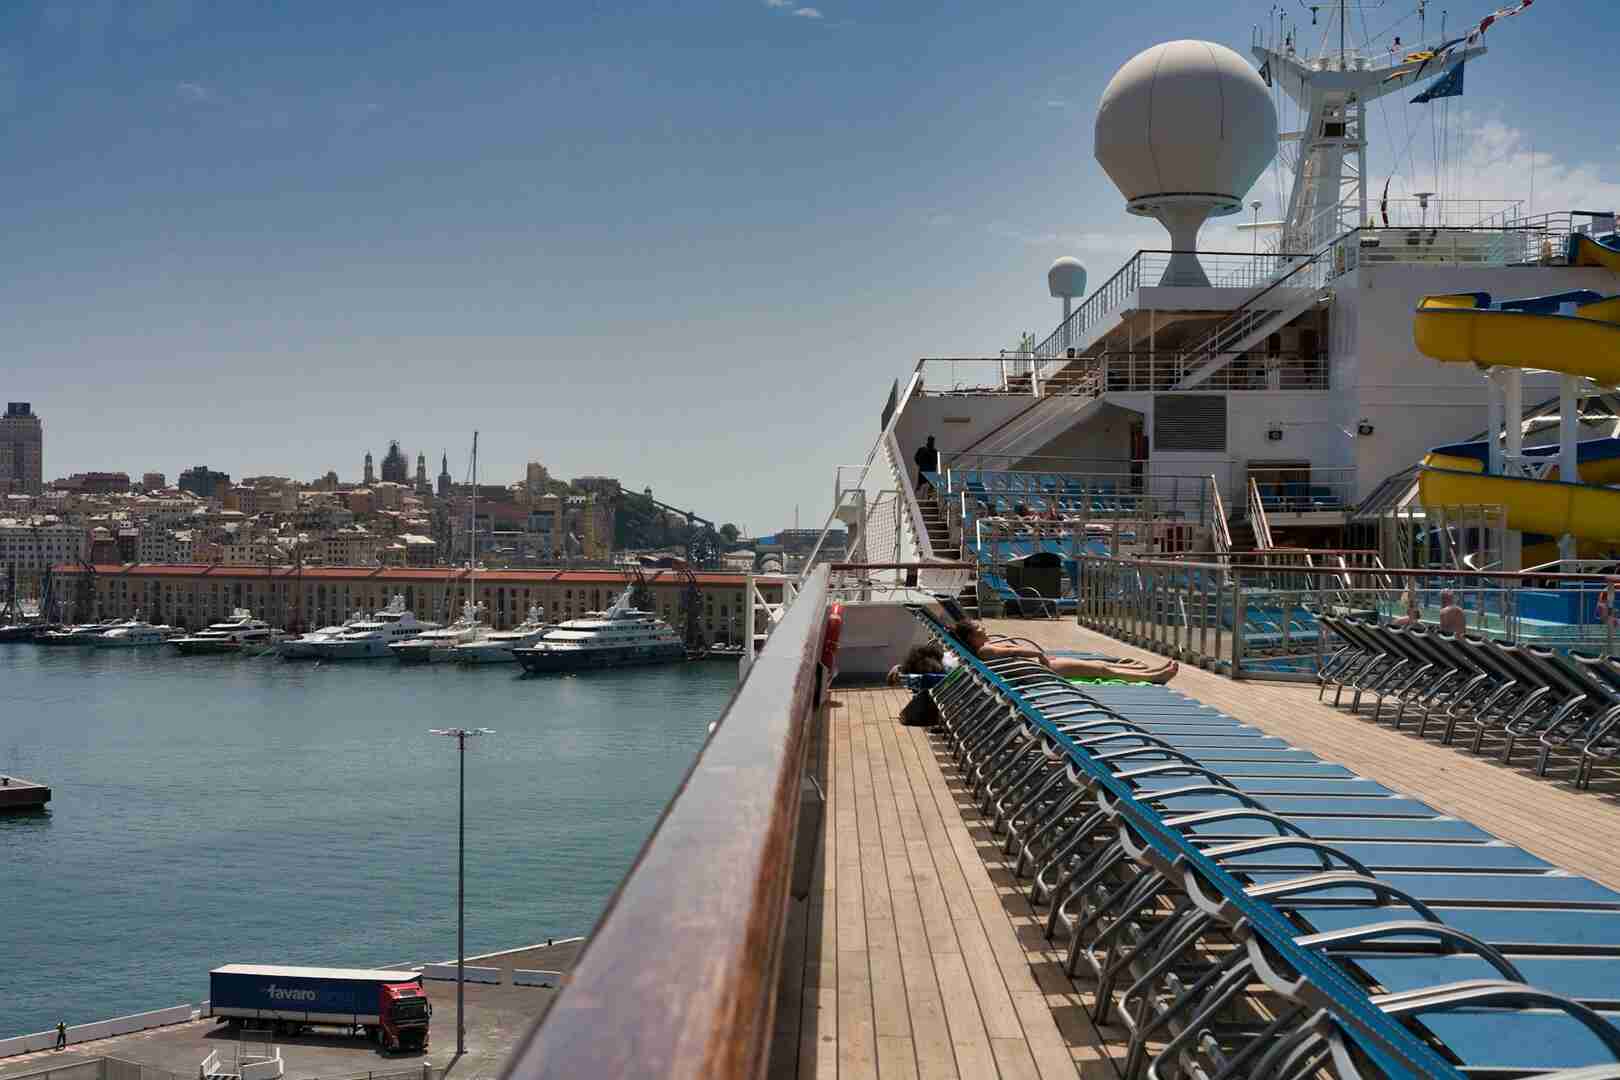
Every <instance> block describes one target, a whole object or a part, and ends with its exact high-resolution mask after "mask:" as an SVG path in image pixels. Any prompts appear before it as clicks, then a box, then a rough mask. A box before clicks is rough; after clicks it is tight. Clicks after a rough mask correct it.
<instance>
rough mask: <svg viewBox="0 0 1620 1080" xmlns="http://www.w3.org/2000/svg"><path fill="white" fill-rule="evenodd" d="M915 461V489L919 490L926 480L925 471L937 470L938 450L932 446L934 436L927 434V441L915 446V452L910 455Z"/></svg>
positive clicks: (935, 471)
mask: <svg viewBox="0 0 1620 1080" xmlns="http://www.w3.org/2000/svg"><path fill="white" fill-rule="evenodd" d="M912 460H913V461H915V462H916V463H917V490H918V491H921V490H922V489H923V485H925V484H927V483H928V481H927V479H925V477H924V474H925V473H937V472H939V450H938V449H936V448H935V447H934V437H933V436H932V435H930V436H928V442H927V443H926V444H924V445H922V446H919V447H917V453H916V454H915V455H914V456H913V457H912Z"/></svg>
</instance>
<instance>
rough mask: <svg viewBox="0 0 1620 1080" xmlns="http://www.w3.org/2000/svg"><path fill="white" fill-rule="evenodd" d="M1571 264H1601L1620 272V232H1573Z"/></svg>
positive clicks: (1571, 238)
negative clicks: (1603, 233)
mask: <svg viewBox="0 0 1620 1080" xmlns="http://www.w3.org/2000/svg"><path fill="white" fill-rule="evenodd" d="M1569 265H1571V266H1601V267H1603V268H1605V269H1608V270H1613V271H1615V272H1616V273H1620V234H1615V233H1609V234H1608V235H1607V236H1587V235H1584V234H1582V233H1571V234H1570V237H1569Z"/></svg>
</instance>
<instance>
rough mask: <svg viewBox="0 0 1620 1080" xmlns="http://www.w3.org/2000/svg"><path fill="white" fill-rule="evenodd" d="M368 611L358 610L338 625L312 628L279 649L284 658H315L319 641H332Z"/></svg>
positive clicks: (362, 618) (362, 617)
mask: <svg viewBox="0 0 1620 1080" xmlns="http://www.w3.org/2000/svg"><path fill="white" fill-rule="evenodd" d="M365 617H366V613H365V612H363V611H356V612H355V613H354V614H353V615H350V616H349V617H348V618H347V619H345V620H343V622H341V623H340V624H338V625H336V626H323V627H321V628H320V629H319V630H311V631H310V632H309V633H307V634H299V635H298V636H297V637H295V638H288V639H287V640H285V641H283V642H282V643H281V645H280V646H279V647H278V649H277V651H278V652H279V653H280V654H281V658H282V659H283V660H313V659H314V658H315V649H314V646H315V644H316V643H317V642H321V641H330V640H331V639H332V638H335V637H337V636H338V635H339V634H341V633H343V631H345V630H347V629H349V627H351V626H354V625H355V624H356V623H359V622H362V621H364V619H365Z"/></svg>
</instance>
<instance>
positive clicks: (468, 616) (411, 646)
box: [388, 600, 490, 664]
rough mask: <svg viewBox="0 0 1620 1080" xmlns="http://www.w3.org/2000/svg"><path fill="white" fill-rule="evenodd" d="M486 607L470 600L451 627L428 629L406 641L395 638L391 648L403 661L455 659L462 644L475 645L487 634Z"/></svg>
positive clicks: (433, 661) (415, 662) (422, 661)
mask: <svg viewBox="0 0 1620 1080" xmlns="http://www.w3.org/2000/svg"><path fill="white" fill-rule="evenodd" d="M483 619H484V607H483V605H482V604H475V603H473V602H472V601H471V600H468V601H467V602H466V603H465V604H463V605H462V608H461V616H460V617H459V618H458V619H456V621H455V622H453V623H451V624H450V625H449V626H444V627H440V628H439V629H437V630H427V631H424V632H422V633H420V634H418V635H416V636H415V637H413V638H409V639H407V640H405V641H396V642H393V643H392V644H390V645H389V646H388V651H389V652H390V653H393V654H394V656H395V658H397V659H398V660H399V662H400V663H402V664H438V663H443V662H444V661H446V660H450V659H453V658H454V657H453V653H454V652H455V650H456V649H458V648H460V647H462V646H463V645H471V644H476V643H477V642H479V641H482V640H484V638H485V637H486V636H488V634H489V632H490V629H489V627H488V626H485V625H484V621H483Z"/></svg>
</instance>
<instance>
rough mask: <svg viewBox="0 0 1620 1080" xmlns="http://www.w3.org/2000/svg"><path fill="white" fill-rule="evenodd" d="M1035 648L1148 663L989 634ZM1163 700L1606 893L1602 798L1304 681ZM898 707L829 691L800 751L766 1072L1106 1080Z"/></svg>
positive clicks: (1055, 980) (1615, 861)
mask: <svg viewBox="0 0 1620 1080" xmlns="http://www.w3.org/2000/svg"><path fill="white" fill-rule="evenodd" d="M987 625H988V626H989V628H990V629H991V630H992V631H993V632H995V633H1000V634H1008V635H1014V636H1018V637H1025V638H1029V639H1030V640H1033V641H1035V642H1037V643H1039V644H1041V645H1042V646H1043V647H1047V648H1052V649H1063V650H1073V651H1083V652H1093V653H1104V654H1109V655H1116V656H1136V657H1140V658H1143V659H1151V660H1154V661H1155V662H1157V661H1158V660H1159V659H1162V658H1157V657H1152V656H1151V655H1150V654H1148V653H1146V652H1143V651H1141V650H1138V649H1133V648H1131V647H1129V646H1126V645H1122V644H1120V643H1119V642H1117V641H1115V640H1113V639H1111V638H1107V637H1103V636H1102V635H1099V634H1095V633H1092V632H1090V631H1086V630H1083V629H1080V628H1079V627H1077V626H1076V625H1075V624H1074V623H1072V622H1068V621H1061V622H1042V621H1033V620H1032V621H1023V620H988V622H987ZM1172 686H1173V687H1174V688H1175V689H1177V690H1179V691H1181V692H1182V693H1184V694H1187V695H1188V696H1190V697H1193V698H1196V699H1198V700H1200V701H1202V702H1204V703H1206V704H1208V705H1212V706H1214V707H1216V708H1218V709H1221V710H1222V711H1224V712H1226V713H1228V714H1230V715H1232V716H1234V717H1237V718H1239V719H1241V720H1242V721H1243V722H1245V723H1248V724H1252V725H1253V726H1255V727H1257V728H1260V729H1262V730H1264V731H1266V732H1268V733H1270V734H1274V735H1278V736H1281V737H1283V738H1286V739H1288V740H1289V741H1290V742H1291V743H1293V744H1294V745H1296V746H1298V747H1300V748H1302V749H1308V750H1310V751H1313V752H1314V753H1316V754H1318V755H1320V756H1321V757H1323V758H1324V759H1327V760H1330V761H1336V762H1339V763H1342V764H1344V765H1346V766H1348V767H1349V768H1351V769H1353V770H1355V771H1356V772H1358V773H1360V774H1361V775H1363V776H1365V777H1367V778H1369V779H1372V780H1376V781H1378V782H1380V783H1383V784H1384V785H1386V786H1388V787H1390V788H1393V789H1395V790H1398V791H1401V792H1404V793H1406V794H1409V795H1412V796H1414V797H1416V798H1419V799H1421V800H1423V801H1424V802H1427V803H1428V804H1430V805H1431V806H1434V807H1435V808H1437V809H1440V810H1443V811H1444V812H1446V813H1450V814H1455V815H1456V816H1457V817H1459V818H1463V819H1465V820H1467V821H1470V822H1472V823H1473V824H1475V825H1478V826H1479V827H1480V828H1483V829H1485V830H1487V831H1489V832H1491V833H1493V834H1495V835H1496V836H1498V837H1500V838H1502V839H1504V840H1507V841H1510V842H1512V843H1514V844H1517V845H1519V846H1521V847H1523V848H1524V849H1526V850H1527V851H1530V852H1532V853H1534V854H1536V855H1539V856H1541V857H1542V858H1544V859H1546V860H1548V861H1550V862H1552V863H1554V864H1556V865H1558V866H1560V867H1562V868H1564V869H1567V870H1570V871H1573V872H1575V873H1578V874H1582V875H1585V876H1587V877H1590V878H1593V879H1595V880H1597V881H1600V882H1602V883H1604V884H1605V885H1608V886H1610V887H1613V888H1620V849H1617V848H1616V847H1615V846H1614V845H1613V844H1612V843H1610V842H1608V839H1607V838H1612V837H1614V836H1617V835H1620V803H1617V802H1616V800H1615V798H1614V797H1613V796H1612V795H1606V794H1603V793H1600V792H1591V791H1577V790H1575V789H1573V788H1571V787H1569V786H1567V785H1563V784H1558V783H1555V782H1551V781H1549V780H1547V779H1545V778H1537V777H1535V776H1533V775H1531V774H1530V773H1529V771H1528V770H1519V769H1516V768H1511V767H1506V766H1503V765H1501V764H1499V763H1497V762H1495V761H1492V760H1488V759H1484V758H1479V757H1474V756H1472V755H1470V754H1468V753H1466V752H1464V751H1463V750H1461V749H1459V748H1457V747H1450V746H1440V745H1436V744H1434V743H1430V742H1425V741H1422V740H1420V739H1418V738H1416V737H1415V736H1414V735H1412V734H1408V733H1406V732H1397V731H1393V730H1391V729H1390V728H1389V727H1388V726H1381V725H1377V724H1375V723H1373V722H1372V720H1371V719H1369V718H1366V717H1357V716H1354V715H1351V714H1350V713H1348V712H1346V711H1343V710H1335V709H1333V708H1331V707H1329V706H1327V705H1322V704H1318V702H1317V701H1316V688H1315V686H1314V685H1305V684H1288V683H1263V682H1248V681H1245V682H1234V681H1232V680H1230V679H1227V678H1225V677H1224V676H1219V675H1213V674H1210V673H1208V672H1204V671H1199V670H1197V669H1188V668H1186V667H1183V669H1182V673H1181V674H1180V675H1179V676H1178V677H1177V679H1176V680H1175V682H1174V683H1173V684H1172ZM908 699H909V694H907V693H906V692H903V691H898V690H843V691H838V692H836V693H834V694H833V696H832V701H831V703H830V706H829V707H828V708H826V709H824V710H823V712H822V720H823V724H822V730H821V736H822V737H821V739H820V741H819V744H818V745H817V746H816V747H814V748H813V753H815V754H816V756H817V758H818V761H819V769H818V773H819V775H820V776H821V778H822V782H823V784H824V785H825V787H826V792H827V799H828V802H827V807H826V814H825V816H824V819H823V829H822V842H821V846H820V849H819V851H818V856H817V865H816V871H815V876H814V883H813V886H812V892H811V894H810V896H809V898H808V900H807V901H793V902H792V904H791V917H790V921H789V926H788V940H787V943H786V946H785V948H786V955H785V957H784V961H783V974H782V982H781V986H780V990H779V995H778V1002H777V1014H776V1040H775V1044H774V1048H773V1049H774V1052H773V1056H772V1062H771V1069H770V1076H771V1077H772V1078H773V1080H777V1078H781V1080H786V1078H799V1080H810V1078H838V1080H851V1078H864V1077H882V1078H884V1080H888V1078H891V1077H918V1078H920V1080H927V1078H931V1077H961V1078H964V1080H965V1078H979V1077H997V1076H999V1077H1001V1078H1003V1080H1013V1078H1018V1080H1022V1078H1026V1077H1035V1078H1041V1080H1049V1078H1052V1077H1064V1078H1067V1080H1072V1078H1074V1077H1076V1076H1078V1077H1081V1078H1083V1080H1102V1078H1105V1077H1106V1078H1110V1080H1112V1078H1113V1077H1115V1076H1116V1073H1115V1071H1114V1068H1113V1066H1112V1064H1111V1063H1110V1062H1109V1060H1108V1059H1109V1058H1110V1057H1112V1056H1114V1055H1120V1056H1123V1052H1124V1039H1125V1033H1124V1031H1123V1029H1119V1028H1109V1027H1103V1028H1100V1029H1099V1028H1096V1027H1094V1026H1093V1025H1092V1023H1091V1021H1090V1019H1089V1018H1088V1016H1087V1012H1088V1009H1089V1006H1090V1005H1091V1004H1092V998H1091V995H1090V994H1089V992H1088V984H1087V983H1086V982H1085V981H1084V980H1079V981H1071V980H1070V979H1068V978H1067V977H1066V976H1064V975H1063V973H1062V968H1061V961H1062V954H1061V952H1060V951H1059V950H1056V949H1054V948H1052V947H1050V946H1049V945H1048V943H1047V942H1046V941H1045V940H1044V939H1043V937H1042V935H1041V926H1042V920H1041V919H1040V918H1038V917H1037V916H1036V915H1035V913H1034V912H1033V911H1032V910H1031V909H1030V907H1029V905H1028V903H1027V902H1026V901H1025V899H1024V895H1023V892H1022V891H1021V889H1020V888H1019V887H1018V885H1017V884H1016V883H1015V882H1014V880H1013V877H1012V874H1011V868H1010V866H1009V865H1008V863H1007V862H1006V861H1005V860H1004V859H1003V857H1002V855H1001V852H1000V847H999V845H998V844H996V843H995V842H993V841H992V840H991V837H990V834H989V830H988V828H987V826H986V823H985V822H984V821H983V820H982V819H981V818H980V816H979V814H978V812H977V809H976V807H974V805H973V803H972V802H971V800H969V799H967V798H966V797H965V796H964V794H963V790H962V788H961V786H960V784H959V783H957V781H956V779H955V770H954V767H953V763H952V762H951V760H950V758H949V757H948V756H947V755H945V754H943V753H938V752H936V746H935V744H934V743H933V741H932V740H931V739H930V737H929V735H928V733H927V732H926V731H925V730H923V729H919V728H908V727H903V726H901V725H900V724H899V722H898V719H897V718H898V715H899V711H900V708H901V706H903V705H904V704H905V702H906V701H907V700H908Z"/></svg>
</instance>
